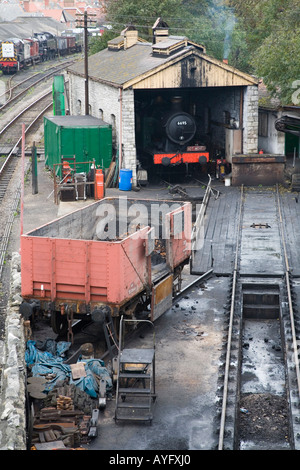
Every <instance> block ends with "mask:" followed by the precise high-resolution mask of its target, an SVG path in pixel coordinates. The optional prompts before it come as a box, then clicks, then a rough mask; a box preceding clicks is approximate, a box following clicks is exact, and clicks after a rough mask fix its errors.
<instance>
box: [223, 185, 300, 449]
mask: <svg viewBox="0 0 300 470" xmlns="http://www.w3.org/2000/svg"><path fill="white" fill-rule="evenodd" d="M262 201H263V202H262ZM253 202H254V204H253ZM260 205H261V206H262V207H261V208H260ZM251 208H255V209H254V211H253V212H252V209H251ZM254 217H256V219H255V220H253V218H254ZM251 218H252V219H251ZM251 220H252V224H250V221H251ZM271 220H272V222H271ZM284 225H285V224H284V220H283V217H282V210H281V196H280V193H279V190H278V187H277V188H276V192H273V193H271V192H270V191H269V192H268V191H267V190H256V191H253V190H247V191H245V190H244V188H242V189H241V198H240V212H239V222H238V237H237V243H236V255H235V262H234V269H233V273H232V277H231V286H232V287H231V294H230V296H229V298H228V305H227V307H226V313H227V320H228V323H227V332H226V335H225V338H224V341H225V345H226V351H225V353H224V366H223V367H222V370H221V375H220V383H219V418H220V424H219V442H218V449H219V450H224V449H235V450H237V449H240V450H244V449H245V450H248V449H251V450H254V449H257V450H267V449H268V450H270V449H274V450H275V449H278V450H279V449H285V450H286V449H290V450H294V449H296V450H298V449H299V446H300V442H299V435H300V434H299V432H300V428H299V423H300V414H299V403H300V402H299V397H300V369H299V359H298V339H297V338H298V334H299V316H298V312H297V310H296V309H295V305H294V304H295V296H294V293H293V289H294V282H295V279H294V278H293V276H292V274H291V270H290V267H289V259H288V254H287V244H286V234H285V228H284Z"/></svg>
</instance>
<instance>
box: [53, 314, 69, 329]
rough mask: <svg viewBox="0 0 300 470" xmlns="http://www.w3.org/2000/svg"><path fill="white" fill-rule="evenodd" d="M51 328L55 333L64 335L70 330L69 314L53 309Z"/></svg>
mask: <svg viewBox="0 0 300 470" xmlns="http://www.w3.org/2000/svg"><path fill="white" fill-rule="evenodd" d="M51 328H52V330H53V331H54V333H56V334H58V335H64V334H66V333H67V331H68V321H67V316H66V315H62V314H61V313H60V312H57V311H56V310H53V311H52V312H51Z"/></svg>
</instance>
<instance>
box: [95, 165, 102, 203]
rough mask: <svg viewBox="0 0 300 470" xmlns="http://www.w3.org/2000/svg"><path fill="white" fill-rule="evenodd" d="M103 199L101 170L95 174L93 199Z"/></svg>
mask: <svg viewBox="0 0 300 470" xmlns="http://www.w3.org/2000/svg"><path fill="white" fill-rule="evenodd" d="M102 198H104V174H103V171H102V170H96V172H95V199H102Z"/></svg>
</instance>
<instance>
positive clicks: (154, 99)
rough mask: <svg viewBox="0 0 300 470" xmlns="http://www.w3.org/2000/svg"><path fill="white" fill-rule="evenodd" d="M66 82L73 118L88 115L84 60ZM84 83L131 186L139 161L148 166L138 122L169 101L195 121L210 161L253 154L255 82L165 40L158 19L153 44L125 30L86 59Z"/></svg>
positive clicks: (182, 43)
mask: <svg viewBox="0 0 300 470" xmlns="http://www.w3.org/2000/svg"><path fill="white" fill-rule="evenodd" d="M68 76H69V87H70V93H69V95H70V114H73V115H80V114H86V113H87V109H86V108H85V102H86V98H85V96H86V95H85V67H84V60H82V61H80V62H78V63H76V64H75V65H72V66H71V67H70V68H69V69H68ZM88 77H89V79H88V88H89V95H88V113H89V114H91V115H92V116H94V117H97V118H101V119H103V120H104V121H106V122H108V123H110V124H111V125H112V128H113V145H114V148H115V150H116V152H118V156H119V165H120V168H127V169H131V170H132V172H133V182H134V183H135V182H136V169H137V165H138V162H140V161H141V160H142V161H143V162H144V161H145V160H144V155H142V153H143V148H142V150H141V147H143V145H141V141H142V140H143V139H145V133H146V134H147V130H149V129H148V127H149V126H147V124H146V126H145V124H144V121H143V116H144V115H145V113H146V112H147V110H148V109H149V108H151V107H152V110H153V109H155V111H157V112H158V111H161V109H167V107H168V105H169V104H170V102H171V101H172V99H173V98H174V97H178V96H179V97H181V100H182V105H183V109H184V111H185V112H187V113H190V114H191V115H193V116H194V117H195V118H196V119H197V122H198V123H199V126H198V127H199V131H198V134H197V136H196V137H197V144H198V145H201V146H203V145H204V146H206V148H207V150H208V151H209V156H210V159H214V158H216V156H217V155H220V154H223V155H224V156H225V155H226V158H227V160H228V161H229V162H230V163H231V157H232V155H233V154H234V153H239V154H257V152H258V81H257V80H256V79H255V78H254V77H252V76H251V75H248V74H246V73H243V72H241V71H239V70H237V69H236V68H234V67H232V66H230V65H228V63H225V62H222V61H219V60H217V59H214V58H212V57H209V56H208V55H207V54H206V52H205V48H204V47H203V46H201V45H198V44H195V43H193V42H192V41H190V40H189V39H187V38H186V37H182V36H180V37H179V36H170V35H169V31H168V26H167V25H166V24H165V23H164V22H162V21H161V20H160V19H159V20H158V21H157V22H156V24H155V25H154V26H153V41H152V42H146V41H145V40H143V39H141V38H139V36H138V31H137V30H136V29H135V28H134V27H128V28H126V29H125V30H124V31H123V32H122V34H121V35H120V36H119V37H117V38H115V39H113V40H111V41H110V42H109V43H108V47H107V49H105V50H102V51H101V52H99V53H97V54H94V55H93V56H90V57H89V60H88ZM146 139H147V137H146ZM148 140H150V141H151V138H149V139H148ZM150 143H151V142H150ZM148 144H149V142H148Z"/></svg>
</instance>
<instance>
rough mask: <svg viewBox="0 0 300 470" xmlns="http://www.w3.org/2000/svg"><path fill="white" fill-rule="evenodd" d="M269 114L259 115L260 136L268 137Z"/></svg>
mask: <svg viewBox="0 0 300 470" xmlns="http://www.w3.org/2000/svg"><path fill="white" fill-rule="evenodd" d="M268 120H269V115H268V113H261V112H260V113H258V135H259V136H260V137H268Z"/></svg>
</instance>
